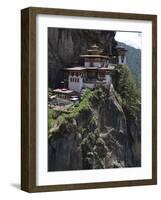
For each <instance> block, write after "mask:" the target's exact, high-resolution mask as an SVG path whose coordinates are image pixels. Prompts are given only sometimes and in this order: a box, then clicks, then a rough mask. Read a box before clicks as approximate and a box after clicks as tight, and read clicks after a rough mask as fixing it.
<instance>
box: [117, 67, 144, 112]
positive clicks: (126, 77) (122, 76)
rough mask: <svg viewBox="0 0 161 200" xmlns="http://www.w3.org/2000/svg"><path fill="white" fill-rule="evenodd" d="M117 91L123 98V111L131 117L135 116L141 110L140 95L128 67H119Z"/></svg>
mask: <svg viewBox="0 0 161 200" xmlns="http://www.w3.org/2000/svg"><path fill="white" fill-rule="evenodd" d="M115 89H116V91H117V93H118V94H119V95H120V96H121V99H122V107H123V109H124V110H125V111H127V112H128V114H129V115H131V116H135V113H136V112H137V111H138V110H139V102H140V94H139V90H138V89H137V87H136V83H135V80H134V77H133V76H132V73H131V71H130V70H129V68H128V66H127V65H124V66H120V67H118V80H117V84H116V86H115ZM119 95H118V97H119Z"/></svg>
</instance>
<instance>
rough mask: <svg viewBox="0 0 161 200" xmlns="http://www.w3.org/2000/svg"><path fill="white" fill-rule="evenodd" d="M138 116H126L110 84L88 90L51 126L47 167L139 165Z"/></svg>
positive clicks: (91, 167)
mask: <svg viewBox="0 0 161 200" xmlns="http://www.w3.org/2000/svg"><path fill="white" fill-rule="evenodd" d="M133 117H134V116H133ZM139 120H140V112H138V114H136V115H135V117H134V118H133V119H132V118H131V117H129V118H127V116H126V114H125V112H124V110H123V108H122V102H121V98H120V96H119V94H118V93H117V92H116V91H115V90H114V88H113V85H111V86H110V88H105V87H99V88H95V89H94V90H88V91H87V92H86V94H85V96H84V98H83V100H82V101H81V102H80V104H79V106H76V107H74V108H72V110H70V111H69V113H67V114H61V115H60V116H59V117H58V118H57V121H56V123H55V125H54V127H53V128H52V129H51V130H50V133H49V145H48V148H49V149H48V169H49V171H54V170H56V171H57V170H78V169H79V170H80V169H99V168H101V169H102V168H118V167H136V166H140V165H141V155H140V146H141V134H140V121H139Z"/></svg>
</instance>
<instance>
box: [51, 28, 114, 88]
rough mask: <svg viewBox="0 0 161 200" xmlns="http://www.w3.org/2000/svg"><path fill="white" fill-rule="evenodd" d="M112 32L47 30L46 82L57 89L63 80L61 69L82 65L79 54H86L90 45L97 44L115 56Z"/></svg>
mask: <svg viewBox="0 0 161 200" xmlns="http://www.w3.org/2000/svg"><path fill="white" fill-rule="evenodd" d="M114 36H115V32H114V31H99V30H92V31H91V30H82V29H81V30H80V29H61V28H48V82H49V86H50V87H52V88H53V87H59V84H60V82H61V81H62V80H63V72H62V70H61V69H63V68H65V67H69V66H72V65H74V66H76V65H81V64H83V63H82V61H83V60H81V59H80V54H85V53H87V49H88V47H89V46H90V45H91V44H94V43H96V44H99V46H100V47H101V48H102V49H104V51H105V52H108V53H109V54H115V49H114V47H115V46H116V45H117V43H116V41H115V39H114Z"/></svg>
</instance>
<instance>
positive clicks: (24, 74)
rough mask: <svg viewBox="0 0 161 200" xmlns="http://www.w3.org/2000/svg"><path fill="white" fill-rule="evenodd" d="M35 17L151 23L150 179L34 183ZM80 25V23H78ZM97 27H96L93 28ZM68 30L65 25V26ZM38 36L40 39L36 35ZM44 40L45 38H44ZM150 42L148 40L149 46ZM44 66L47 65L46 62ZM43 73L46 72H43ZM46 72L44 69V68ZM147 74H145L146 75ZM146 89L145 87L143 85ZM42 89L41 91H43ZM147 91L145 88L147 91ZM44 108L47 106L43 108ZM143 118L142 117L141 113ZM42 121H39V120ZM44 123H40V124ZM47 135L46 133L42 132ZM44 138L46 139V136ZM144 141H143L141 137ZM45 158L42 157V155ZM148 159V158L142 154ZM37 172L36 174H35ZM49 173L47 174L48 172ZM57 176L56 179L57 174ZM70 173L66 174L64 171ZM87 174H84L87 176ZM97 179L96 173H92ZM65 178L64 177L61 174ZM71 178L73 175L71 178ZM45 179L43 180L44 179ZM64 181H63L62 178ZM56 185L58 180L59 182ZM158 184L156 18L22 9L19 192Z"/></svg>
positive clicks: (35, 134)
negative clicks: (20, 190)
mask: <svg viewBox="0 0 161 200" xmlns="http://www.w3.org/2000/svg"><path fill="white" fill-rule="evenodd" d="M38 16H46V18H50V17H52V16H56V17H59V16H60V18H61V19H60V21H59V22H58V23H62V24H63V21H64V20H65V19H67V18H68V17H69V18H79V19H85V20H87V18H89V21H90V20H91V21H92V20H95V19H96V20H100V21H106V20H107V19H112V20H114V22H115V23H116V22H117V21H119V20H120V19H121V20H125V22H126V21H128V22H130V21H131V22H132V21H135V23H137V22H138V23H140V21H141V22H147V23H150V24H151V29H150V30H151V36H152V38H150V40H151V49H150V53H151V55H150V56H151V63H150V66H151V68H148V69H147V71H148V70H149V69H150V70H151V71H150V70H149V71H150V72H149V73H150V75H149V76H150V77H151V85H150V87H151V92H152V93H151V101H150V103H151V106H152V109H151V110H152V111H151V115H150V119H151V130H148V131H149V134H150V136H149V137H151V140H150V143H149V144H150V145H151V150H150V155H151V161H150V163H151V166H148V168H149V169H150V173H151V176H150V178H134V179H132V178H130V179H126V178H125V179H123V178H122V179H118V180H117V179H116V180H114V181H113V180H112V179H111V180H107V181H106V180H103V181H97V180H96V181H87V182H86V181H84V182H83V181H80V182H79V180H78V177H79V176H80V177H81V175H79V173H80V172H77V181H76V182H72V181H71V183H68V182H70V179H69V181H68V182H66V181H64V183H63V182H62V183H54V179H53V184H52V183H50V184H47V183H46V182H45V181H44V183H45V184H40V185H38V184H37V179H38V173H41V170H39V169H38V168H37V159H38V157H39V156H38V154H37V151H39V147H38V144H40V143H37V141H38V136H39V135H38V126H37V123H38V114H37V112H38V109H37V108H38V107H37V104H38V103H37V99H38V93H37V83H38V82H37V80H38V79H39V77H38V70H39V69H38V64H37V56H38V52H37V48H40V47H39V44H38V41H39V40H37V38H38V35H37V30H38V28H37V27H38V24H40V23H41V21H37V17H38ZM78 26H79V24H78ZM96 26H97V25H96ZM66 27H67V26H66ZM39 37H40V36H39ZM44 40H46V41H47V38H44ZM148 42H149V41H147V43H148ZM46 63H47V62H46ZM44 70H45V69H44ZM46 70H47V69H46ZM145 75H146V74H145ZM144 87H146V85H144ZM43 89H44V88H42V90H43ZM146 89H147V88H146ZM44 106H45V107H47V105H44ZM143 117H144V114H143ZM40 121H41V120H40ZM41 123H43V121H41ZM144 125H145V123H144ZM44 134H46V133H44ZM45 137H46V136H45ZM143 141H144V138H143ZM43 155H44V154H43ZM145 156H147V155H145ZM38 171H39V172H38ZM49 173H50V172H49ZM57 173H58V178H59V175H60V173H59V172H57ZM67 173H69V172H67ZM88 173H89V171H88V172H87V174H88ZM93 173H97V175H98V176H99V171H97V172H93ZM63 176H64V177H65V175H64V174H63ZM73 176H74V175H73ZM44 180H45V179H44ZM64 180H65V178H64ZM58 182H59V181H58ZM155 184H157V16H156V15H149V14H148V15H147V14H133V13H118V12H116V13H114V12H100V11H83V10H67V9H55V8H38V7H29V8H25V9H23V10H21V189H22V190H24V191H27V192H46V191H61V190H78V189H96V188H110V187H125V186H139V185H155Z"/></svg>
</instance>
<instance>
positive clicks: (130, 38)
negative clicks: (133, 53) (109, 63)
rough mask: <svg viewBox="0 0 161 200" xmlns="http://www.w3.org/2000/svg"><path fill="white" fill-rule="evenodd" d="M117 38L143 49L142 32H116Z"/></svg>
mask: <svg viewBox="0 0 161 200" xmlns="http://www.w3.org/2000/svg"><path fill="white" fill-rule="evenodd" d="M115 39H116V40H117V41H119V42H123V43H125V44H127V45H130V46H132V47H135V48H137V49H141V33H138V32H121V31H120V32H116V35H115Z"/></svg>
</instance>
